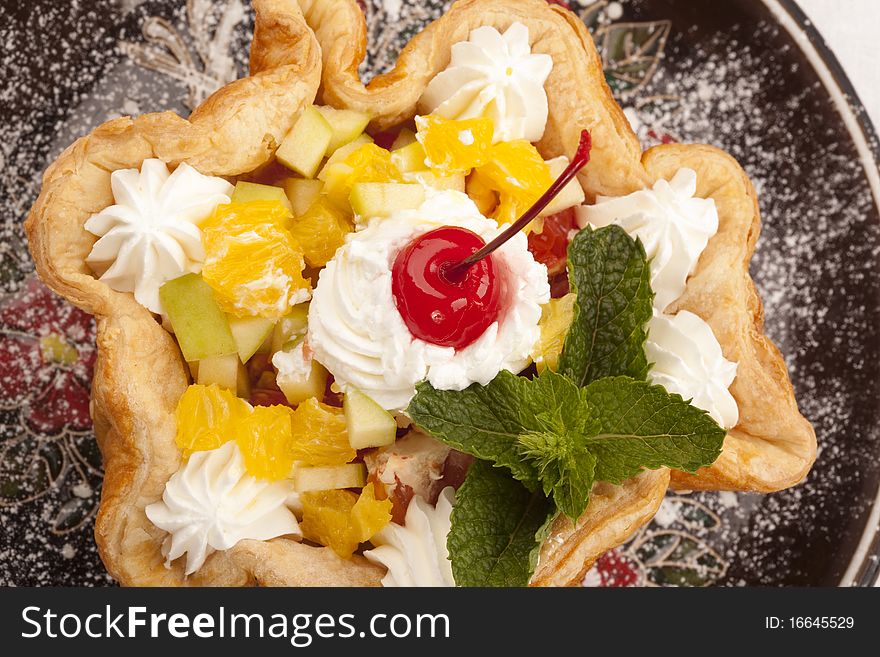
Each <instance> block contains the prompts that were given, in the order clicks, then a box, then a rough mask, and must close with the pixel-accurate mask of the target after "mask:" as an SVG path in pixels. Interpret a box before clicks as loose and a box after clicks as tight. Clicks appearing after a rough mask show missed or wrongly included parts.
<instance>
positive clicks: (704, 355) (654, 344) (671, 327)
mask: <svg viewBox="0 0 880 657" xmlns="http://www.w3.org/2000/svg"><path fill="white" fill-rule="evenodd" d="M645 355H646V356H647V357H648V362H650V363H653V366H652V367H651V370H650V371H649V372H648V379H649V380H650V381H651V383H655V384H658V385H661V386H663V387H664V388H666V390H667V391H668V392H672V393H677V394H679V395H681V396H682V397H683V398H684V399H692V400H693V401H692V402H691V403H692V404H693V405H694V406H696V407H697V408H701V409H703V410H704V411H707V412H708V413H709V415H711V416H712V417H713V418H714V419H715V421H716V422H718V424H720V425H721V426H722V427H724V428H725V429H731V428H733V427H734V426H736V423H737V421H738V420H739V408H738V407H737V404H736V400H735V399H734V398H733V395H731V394H730V390H729V388H730V385H731V384H732V383H733V380H734V378H736V367H737V364H736V363H734V362H731V361H729V360H727V359H726V358H725V357H724V355H723V354H722V353H721V345H720V344H718V340H717V339H716V338H715V334H714V333H712V328H711V327H710V326H709V325H708V324H707V323H706V322H704V321H703V320H702V319H700V318H699V317H698V316H697V315H695V314H693V313H691V312H688V311H687V310H682V311H680V312H679V313H678V314H676V315H662V314H660V313H657V312H656V311H655V312H654V317H653V318H652V319H651V323H650V325H649V332H648V341H647V343H646V344H645Z"/></svg>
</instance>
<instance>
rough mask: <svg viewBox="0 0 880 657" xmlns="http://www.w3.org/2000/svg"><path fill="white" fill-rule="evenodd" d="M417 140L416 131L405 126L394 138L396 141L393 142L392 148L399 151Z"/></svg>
mask: <svg viewBox="0 0 880 657" xmlns="http://www.w3.org/2000/svg"><path fill="white" fill-rule="evenodd" d="M415 140H416V133H414V132H413V131H412V130H410V129H409V128H403V129H401V131H400V132H398V133H397V137H395V139H394V143H393V144H391V150H392V151H397V150H400V149H401V148H403V147H404V146H409V145H410V144H411V143H413V142H414V141H415Z"/></svg>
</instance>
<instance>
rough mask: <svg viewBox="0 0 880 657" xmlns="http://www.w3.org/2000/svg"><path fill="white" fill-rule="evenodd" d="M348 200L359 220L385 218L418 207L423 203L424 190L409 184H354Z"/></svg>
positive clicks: (419, 186)
mask: <svg viewBox="0 0 880 657" xmlns="http://www.w3.org/2000/svg"><path fill="white" fill-rule="evenodd" d="M349 200H350V202H351V209H352V210H354V212H355V214H356V215H357V217H358V218H359V219H360V218H364V219H370V218H372V217H387V216H389V215H391V214H392V213H393V212H395V211H397V210H409V209H414V208H417V207H419V206H420V205H421V204H422V203H423V202H424V201H425V188H424V187H422V186H421V185H413V184H409V183H355V184H354V185H353V186H352V188H351V196H350V197H349Z"/></svg>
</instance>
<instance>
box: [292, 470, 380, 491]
mask: <svg viewBox="0 0 880 657" xmlns="http://www.w3.org/2000/svg"><path fill="white" fill-rule="evenodd" d="M366 483H367V468H366V467H365V466H364V464H363V463H346V464H345V465H322V466H317V467H304V466H297V467H296V468H294V470H293V490H295V491H296V492H297V493H307V492H309V491H315V490H336V489H340V488H362V487H363V486H364V485H365V484H366Z"/></svg>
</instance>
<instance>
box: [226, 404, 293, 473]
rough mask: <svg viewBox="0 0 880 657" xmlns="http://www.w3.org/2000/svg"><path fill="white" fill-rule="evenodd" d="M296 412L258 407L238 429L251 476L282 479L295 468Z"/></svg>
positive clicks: (281, 407)
mask: <svg viewBox="0 0 880 657" xmlns="http://www.w3.org/2000/svg"><path fill="white" fill-rule="evenodd" d="M291 415H292V411H291V409H290V408H289V407H287V406H256V407H255V408H254V410H253V411H252V412H251V413H250V414H249V415H248V416H247V417H246V418H244V420H243V421H241V422H240V423H239V424H238V425H237V426H236V434H235V439H236V442H237V443H238V448H239V449H240V450H241V453H242V456H244V467H245V469H247V471H248V474H250V475H252V476H254V477H258V478H261V479H271V480H273V481H274V480H278V479H284V478H286V477H288V476H290V470H291V468H292V467H293V461H294V458H293V454H294V452H293V434H292V431H291Z"/></svg>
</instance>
